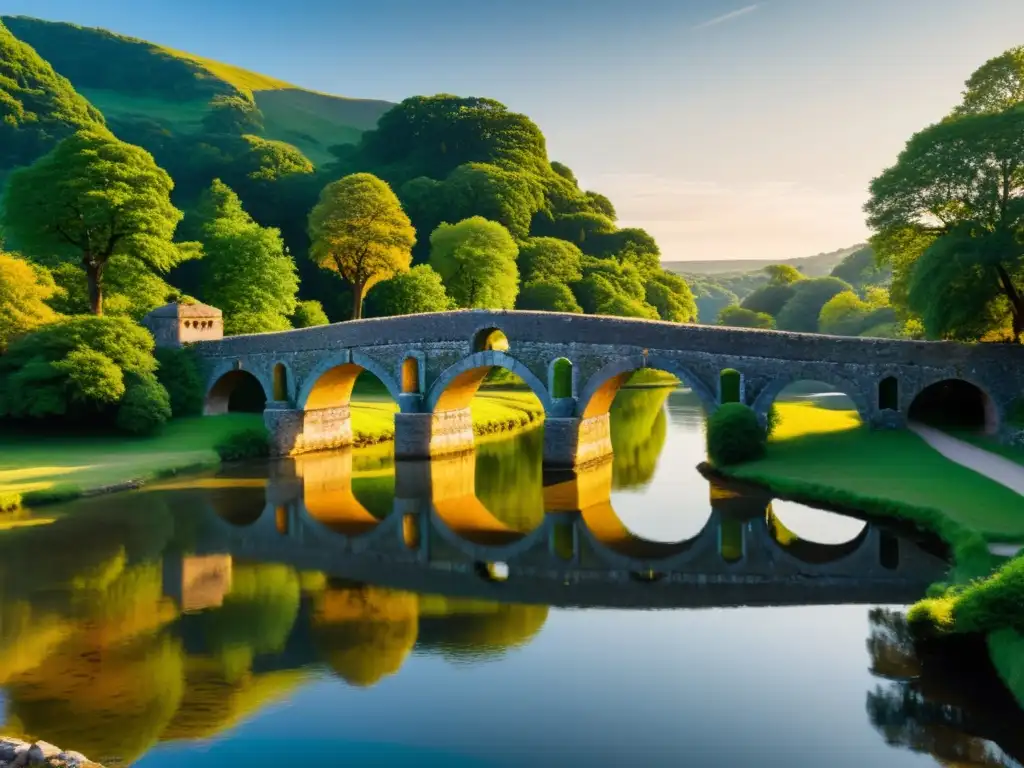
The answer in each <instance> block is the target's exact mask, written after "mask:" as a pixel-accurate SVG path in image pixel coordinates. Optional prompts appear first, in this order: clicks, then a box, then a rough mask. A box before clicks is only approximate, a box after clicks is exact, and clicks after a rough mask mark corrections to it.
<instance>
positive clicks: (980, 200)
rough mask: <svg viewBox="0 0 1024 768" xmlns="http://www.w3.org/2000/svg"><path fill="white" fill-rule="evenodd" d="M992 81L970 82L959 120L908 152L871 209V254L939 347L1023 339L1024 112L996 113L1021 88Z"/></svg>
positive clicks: (881, 184)
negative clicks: (984, 338)
mask: <svg viewBox="0 0 1024 768" xmlns="http://www.w3.org/2000/svg"><path fill="white" fill-rule="evenodd" d="M1011 58H1012V57H1011ZM990 64H991V62H990ZM988 66H989V65H986V67H988ZM1000 66H1002V65H1000ZM983 69H985V68H983ZM992 71H993V70H991V69H990V70H988V73H983V74H980V75H979V74H978V73H976V77H977V78H978V81H977V82H975V86H973V87H972V86H971V82H972V81H974V80H975V78H972V81H969V83H968V91H967V93H966V94H965V102H964V105H963V106H962V108H961V109H959V110H958V111H957V112H956V113H954V115H955V116H954V117H953V118H952V119H947V120H945V121H943V122H941V123H937V124H936V125H932V126H930V127H928V128H926V129H924V130H923V131H921V132H919V133H917V134H915V135H914V136H913V137H912V138H911V139H910V140H909V141H908V142H907V146H906V148H905V149H904V150H903V152H901V153H900V156H899V158H898V159H897V161H896V164H895V165H894V166H893V167H891V168H889V169H887V170H886V171H885V172H884V173H882V175H881V176H879V177H878V178H876V179H875V180H874V181H873V182H872V184H871V199H870V201H869V202H868V204H867V206H866V207H865V210H866V211H867V214H868V223H869V224H870V225H871V226H872V227H873V228H874V229H875V231H876V234H875V236H874V237H873V238H872V241H871V242H872V245H873V246H874V248H875V251H876V252H877V253H878V256H879V259H880V260H881V261H882V262H884V263H886V264H888V265H889V266H891V267H892V270H893V275H894V279H893V288H892V295H893V302H894V303H895V304H897V305H901V306H905V307H906V308H908V309H909V310H910V311H911V312H913V313H915V314H917V315H919V316H920V317H921V318H922V320H924V326H925V330H926V331H927V333H928V334H929V335H930V336H932V337H937V338H959V339H965V340H967V339H973V338H978V336H979V331H983V330H985V329H986V328H991V327H1000V326H1002V325H1010V326H1011V327H1012V331H1013V335H1014V336H1015V337H1016V338H1020V336H1021V334H1022V333H1024V297H1022V289H1024V279H1022V273H1024V245H1022V239H1021V234H1022V232H1024V110H1022V109H1021V108H1019V107H1015V108H1011V109H1006V110H1004V111H1001V112H993V111H991V109H990V107H991V106H992V105H999V104H1003V103H1008V102H1012V101H1013V98H1015V97H1014V96H1013V95H1012V94H1013V89H1014V86H1013V85H1012V83H1011V84H1010V86H1009V87H1008V88H1004V87H993V86H992V82H993V81H992V79H991V78H990V74H991V72H992ZM979 72H981V70H979ZM997 79H998V78H997ZM983 83H984V85H982V84H983ZM1014 103H1016V102H1014ZM985 105H989V106H985ZM911 294H913V296H912V295H911ZM954 296H955V297H956V299H955V300H954V301H951V300H950V299H951V298H952V297H954ZM926 318H927V319H926Z"/></svg>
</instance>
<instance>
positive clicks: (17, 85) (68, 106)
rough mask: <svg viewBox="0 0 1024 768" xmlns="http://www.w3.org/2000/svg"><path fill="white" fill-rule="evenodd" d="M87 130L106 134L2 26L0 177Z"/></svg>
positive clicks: (89, 110) (88, 108) (90, 110)
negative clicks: (75, 134) (59, 142)
mask: <svg viewBox="0 0 1024 768" xmlns="http://www.w3.org/2000/svg"><path fill="white" fill-rule="evenodd" d="M85 128H90V129H94V130H98V131H102V130H105V129H104V128H103V116H102V115H101V114H100V113H99V111H97V110H96V109H95V108H94V107H93V106H92V105H91V104H89V102H88V101H86V100H85V99H83V98H82V97H81V96H79V95H78V94H77V93H76V92H75V89H74V88H72V87H71V83H69V82H68V81H67V79H65V78H63V77H61V76H60V75H58V74H57V73H56V72H54V71H53V67H51V66H50V65H49V64H48V63H47V62H46V61H44V60H43V59H42V58H41V57H40V56H39V54H37V53H36V52H35V51H34V50H33V49H32V48H31V47H29V46H28V45H26V44H25V43H23V42H21V41H20V40H18V39H17V38H16V37H15V36H14V35H12V34H11V32H10V30H8V29H7V27H5V26H4V25H3V24H2V23H0V173H2V172H3V171H6V170H8V169H10V168H14V167H16V166H20V165H29V164H31V163H33V162H35V161H36V160H37V159H38V158H39V157H41V156H42V155H44V154H46V153H47V152H49V151H50V150H51V149H53V147H54V145H55V144H57V142H58V141H60V140H61V139H63V138H65V137H67V136H70V135H71V134H72V133H74V132H75V131H78V130H81V129H85Z"/></svg>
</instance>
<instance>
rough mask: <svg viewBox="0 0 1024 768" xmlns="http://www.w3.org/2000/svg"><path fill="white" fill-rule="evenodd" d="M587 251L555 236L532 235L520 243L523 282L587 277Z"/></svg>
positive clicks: (565, 281)
mask: <svg viewBox="0 0 1024 768" xmlns="http://www.w3.org/2000/svg"><path fill="white" fill-rule="evenodd" d="M582 260H583V252H582V251H580V249H579V248H577V247H576V246H575V245H573V244H572V243H569V242H566V241H565V240H559V239H558V238H555V237H531V238H530V239H528V240H527V241H526V242H524V243H523V244H522V245H521V246H520V247H519V272H520V274H521V275H522V277H523V282H525V283H533V282H540V281H544V282H551V283H573V282H576V281H577V280H580V279H581V278H582V277H583V273H582V271H581V264H582Z"/></svg>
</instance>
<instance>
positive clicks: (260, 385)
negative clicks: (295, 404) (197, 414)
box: [203, 368, 273, 416]
mask: <svg viewBox="0 0 1024 768" xmlns="http://www.w3.org/2000/svg"><path fill="white" fill-rule="evenodd" d="M272 393H273V387H268V386H267V382H265V381H264V380H263V379H262V377H260V376H257V375H256V374H255V373H253V372H252V371H247V370H245V369H243V368H231V369H228V370H226V371H222V372H221V373H220V374H219V375H217V376H215V377H214V378H213V383H212V384H211V385H210V386H209V387H208V388H207V390H206V399H205V402H204V404H203V415H204V416H219V415H220V414H224V413H229V412H232V411H242V412H251V413H256V412H260V413H262V412H263V409H264V408H265V407H266V404H267V403H268V402H269V401H270V399H271V397H270V395H271V394H272ZM261 399H262V405H260V400H261Z"/></svg>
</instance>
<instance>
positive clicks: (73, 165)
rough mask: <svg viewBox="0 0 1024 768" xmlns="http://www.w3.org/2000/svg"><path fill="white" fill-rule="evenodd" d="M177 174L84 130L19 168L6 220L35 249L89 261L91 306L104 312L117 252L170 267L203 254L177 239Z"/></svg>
mask: <svg viewBox="0 0 1024 768" xmlns="http://www.w3.org/2000/svg"><path fill="white" fill-rule="evenodd" d="M173 186H174V185H173V183H172V182H171V178H170V176H168V175H167V173H166V172H165V171H164V170H162V169H161V168H159V167H157V165H156V163H155V162H153V157H152V156H151V155H150V154H149V153H148V152H146V151H145V150H144V149H140V148H139V147H135V146H132V145H131V144H125V143H124V142H122V141H119V140H117V139H115V138H114V137H113V136H111V135H109V134H106V133H99V132H94V131H80V132H78V133H76V134H74V135H72V136H69V137H68V138H66V139H64V140H63V141H62V142H61V143H60V144H59V145H57V148H56V149H54V150H53V151H52V152H51V153H49V154H48V155H46V156H44V157H43V158H41V159H40V160H38V161H37V162H36V163H35V164H33V165H31V166H29V167H27V168H22V169H19V170H18V171H15V172H14V173H13V174H11V177H10V179H9V181H8V184H7V191H6V195H5V199H4V206H3V225H4V227H5V228H6V230H7V231H8V232H9V233H10V234H11V235H12V236H13V237H14V238H15V239H16V240H17V241H18V242H19V243H20V244H21V245H22V247H23V248H24V249H25V251H26V252H28V253H29V254H32V255H38V256H43V255H46V256H47V257H48V258H50V257H51V255H52V259H53V260H54V261H55V262H56V263H59V262H61V261H64V262H73V263H78V264H81V266H82V268H83V269H84V270H85V275H86V280H87V283H88V288H89V307H90V310H91V311H92V313H93V314H96V315H99V314H102V313H103V273H104V270H105V269H106V268H107V266H108V264H109V262H110V260H111V258H112V257H114V256H125V257H128V258H131V259H134V260H136V261H138V262H140V263H141V264H142V265H144V266H145V267H146V268H147V269H149V270H151V271H153V272H167V271H168V270H169V269H171V268H172V267H173V266H175V265H176V264H179V263H180V262H182V261H184V260H185V259H187V258H190V257H192V256H195V255H197V253H196V251H195V250H193V249H190V248H186V247H183V246H182V245H181V244H177V243H174V242H172V238H173V236H174V230H175V228H176V227H177V225H178V222H179V221H180V220H181V217H182V214H181V212H180V211H179V210H178V209H177V208H175V207H174V206H173V205H172V204H171V189H172V188H173Z"/></svg>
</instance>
